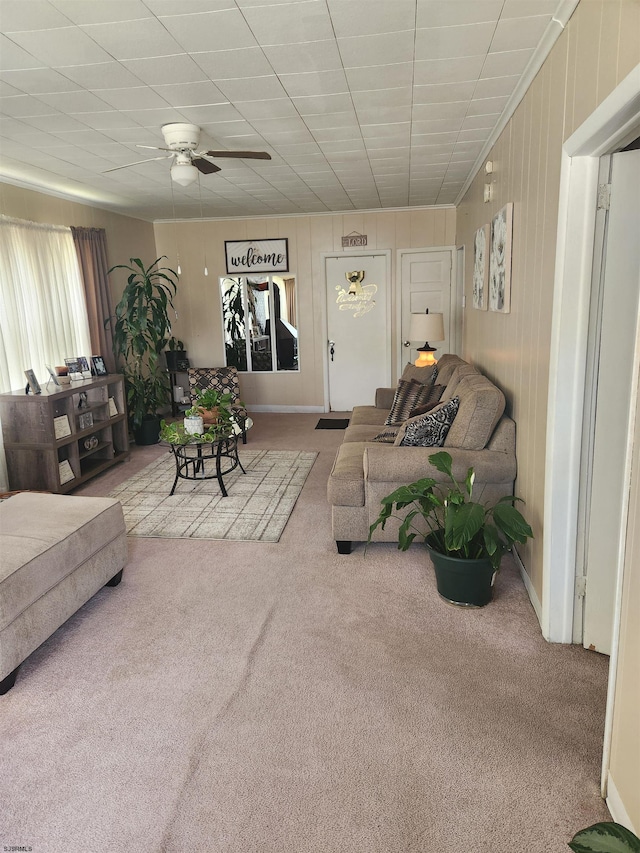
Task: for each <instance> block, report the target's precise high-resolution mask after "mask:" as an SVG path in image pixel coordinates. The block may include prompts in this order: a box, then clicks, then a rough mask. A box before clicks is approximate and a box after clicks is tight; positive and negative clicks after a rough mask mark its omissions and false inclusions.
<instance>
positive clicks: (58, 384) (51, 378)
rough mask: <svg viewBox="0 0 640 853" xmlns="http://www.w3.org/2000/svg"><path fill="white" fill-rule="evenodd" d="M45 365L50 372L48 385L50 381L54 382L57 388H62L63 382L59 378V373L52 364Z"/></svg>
mask: <svg viewBox="0 0 640 853" xmlns="http://www.w3.org/2000/svg"><path fill="white" fill-rule="evenodd" d="M45 367H46V368H47V371H48V372H49V380H48V382H47V385H48V384H49V382H53V384H54V385H55V386H56V388H62V383H61V382H60V380H59V379H58V374H57V373H56V372H55V370H54V369H53V367H51V365H49V364H45Z"/></svg>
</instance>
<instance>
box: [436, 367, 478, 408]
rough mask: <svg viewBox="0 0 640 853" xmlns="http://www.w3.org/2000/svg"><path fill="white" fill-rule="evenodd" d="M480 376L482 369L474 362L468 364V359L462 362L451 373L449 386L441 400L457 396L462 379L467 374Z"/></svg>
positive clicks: (445, 400)
mask: <svg viewBox="0 0 640 853" xmlns="http://www.w3.org/2000/svg"><path fill="white" fill-rule="evenodd" d="M476 375H477V376H479V375H481V374H480V371H479V370H478V368H477V367H474V366H473V365H472V364H467V363H466V361H465V362H463V363H462V364H459V365H458V366H457V367H456V368H455V369H454V371H453V373H452V374H451V377H450V379H449V381H448V382H447V387H446V388H445V391H444V394H443V395H442V397H441V401H442V402H443V403H446V402H447V400H451V398H452V397H455V395H456V393H457V391H456V389H457V388H458V385H459V383H460V380H461V379H464V377H465V376H476Z"/></svg>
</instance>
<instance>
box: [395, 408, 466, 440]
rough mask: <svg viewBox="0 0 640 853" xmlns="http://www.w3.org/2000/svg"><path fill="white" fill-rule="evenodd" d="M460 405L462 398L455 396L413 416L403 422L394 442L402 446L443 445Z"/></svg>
mask: <svg viewBox="0 0 640 853" xmlns="http://www.w3.org/2000/svg"><path fill="white" fill-rule="evenodd" d="M459 405H460V400H459V399H458V398H457V397H454V398H453V400H449V402H448V403H442V404H441V405H439V406H437V407H436V408H435V409H433V410H432V411H431V412H427V413H426V414H424V415H418V416H417V417H415V418H411V419H410V420H408V421H406V423H404V424H403V426H402V428H401V429H400V431H399V432H398V435H397V436H396V440H395V441H394V444H395V445H396V446H402V447H442V446H443V445H444V440H445V438H446V437H447V433H448V432H449V429H450V428H451V424H452V423H453V421H454V418H455V416H456V414H457V413H458V406H459Z"/></svg>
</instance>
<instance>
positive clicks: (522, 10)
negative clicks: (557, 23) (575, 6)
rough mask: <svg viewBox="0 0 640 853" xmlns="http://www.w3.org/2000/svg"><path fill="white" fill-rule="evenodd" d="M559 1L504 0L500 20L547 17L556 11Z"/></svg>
mask: <svg viewBox="0 0 640 853" xmlns="http://www.w3.org/2000/svg"><path fill="white" fill-rule="evenodd" d="M558 5H559V0H506V3H505V4H504V9H503V10H502V15H501V17H502V18H526V17H528V16H530V15H547V16H548V17H549V18H551V16H552V15H553V14H554V13H555V12H556V10H557V9H558Z"/></svg>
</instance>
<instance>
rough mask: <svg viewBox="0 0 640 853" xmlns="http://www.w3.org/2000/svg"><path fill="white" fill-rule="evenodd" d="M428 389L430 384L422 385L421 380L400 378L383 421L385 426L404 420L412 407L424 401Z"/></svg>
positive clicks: (396, 424)
mask: <svg viewBox="0 0 640 853" xmlns="http://www.w3.org/2000/svg"><path fill="white" fill-rule="evenodd" d="M430 390H431V386H429V385H423V384H422V382H416V381H415V380H414V379H412V380H411V381H409V382H407V381H406V380H404V379H400V381H399V382H398V387H397V389H396V394H395V397H394V398H393V405H392V406H391V411H390V412H389V415H388V416H387V419H386V420H385V422H384V424H385V426H399V425H400V424H401V423H403V421H406V419H407V418H408V417H409V415H410V413H411V410H412V409H414V408H415V407H416V406H419V405H420V404H421V403H424V402H426V400H427V399H428V397H429V392H430Z"/></svg>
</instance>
